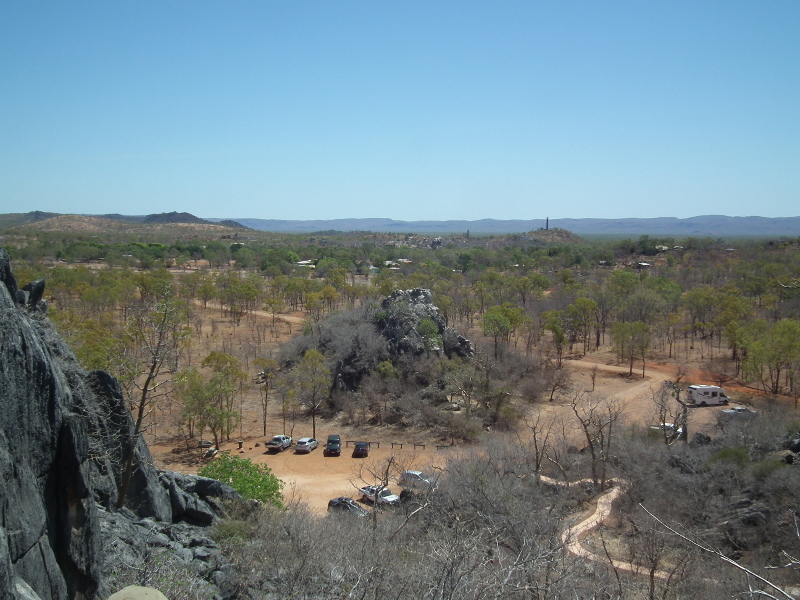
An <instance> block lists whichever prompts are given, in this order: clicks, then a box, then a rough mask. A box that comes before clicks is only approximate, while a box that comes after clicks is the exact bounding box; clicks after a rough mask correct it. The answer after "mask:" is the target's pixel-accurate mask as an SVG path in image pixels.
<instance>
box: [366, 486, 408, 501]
mask: <svg viewBox="0 0 800 600" xmlns="http://www.w3.org/2000/svg"><path fill="white" fill-rule="evenodd" d="M358 491H359V493H360V494H361V499H362V500H363V501H364V502H369V503H371V504H390V505H391V504H397V503H398V502H400V496H397V495H395V494H393V493H392V490H390V489H389V488H387V487H385V488H381V486H379V485H368V486H366V487H362V488H359V490H358Z"/></svg>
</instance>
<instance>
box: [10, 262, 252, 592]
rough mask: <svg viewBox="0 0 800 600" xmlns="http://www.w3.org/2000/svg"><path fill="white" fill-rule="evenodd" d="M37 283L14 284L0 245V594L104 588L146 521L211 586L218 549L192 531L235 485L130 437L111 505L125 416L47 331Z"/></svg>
mask: <svg viewBox="0 0 800 600" xmlns="http://www.w3.org/2000/svg"><path fill="white" fill-rule="evenodd" d="M43 291H44V282H43V281H37V282H33V283H32V284H30V285H29V286H26V287H25V288H24V289H20V288H19V287H18V285H17V282H16V279H15V278H14V275H13V273H12V271H11V267H10V261H9V257H8V254H7V253H6V252H5V250H3V249H1V248H0V598H31V599H36V598H39V599H41V600H66V599H73V598H80V599H92V600H93V599H95V598H105V597H107V596H108V595H109V594H110V593H111V591H113V590H110V589H108V582H109V576H110V573H112V571H113V570H114V568H116V567H118V563H117V558H118V557H119V556H133V557H139V558H141V556H142V554H143V553H146V552H150V551H151V550H152V548H153V547H154V546H153V540H152V539H151V538H152V537H153V532H154V531H156V532H159V533H160V534H161V535H162V536H164V537H165V538H166V539H167V542H165V541H164V539H163V538H157V542H158V543H159V544H162V546H163V544H165V543H166V546H165V547H167V548H169V551H170V552H169V554H170V559H173V558H175V559H177V560H179V561H182V562H183V563H185V564H186V565H187V566H189V567H192V568H194V572H196V573H198V574H199V575H200V576H203V577H206V578H208V579H211V580H213V582H214V584H220V585H222V582H223V580H224V578H225V577H224V573H225V566H224V562H225V561H224V559H223V558H222V557H221V555H219V551H218V550H217V549H216V546H215V545H214V544H213V542H212V541H211V540H209V539H208V537H207V534H202V533H196V532H195V533H192V532H193V531H194V529H197V530H198V531H200V532H202V531H203V530H202V529H198V528H197V527H196V525H198V524H201V525H207V524H208V523H210V522H211V521H212V520H213V519H214V517H215V516H216V515H218V514H219V510H220V505H219V500H218V499H219V498H226V497H227V498H230V497H235V496H236V493H235V492H234V491H233V490H232V489H231V488H230V487H228V486H225V485H224V484H220V483H219V482H212V481H211V480H205V479H203V478H196V477H191V476H185V475H179V474H174V473H168V472H164V473H159V472H158V471H157V470H156V469H155V467H153V466H152V459H151V457H150V454H149V451H148V449H147V446H146V444H145V443H144V441H142V440H141V439H140V440H138V441H137V442H136V444H137V453H136V456H137V465H136V469H135V477H134V478H133V480H132V481H131V485H130V487H129V490H128V498H129V502H128V508H127V509H124V510H122V511H114V510H113V509H112V507H113V506H114V502H115V501H116V499H117V479H116V475H117V473H118V471H119V468H118V466H119V464H120V463H121V457H122V456H123V453H124V452H125V450H126V445H127V444H130V439H131V432H132V431H133V429H132V428H133V422H132V418H131V416H130V413H129V411H128V409H127V408H126V406H125V401H124V398H123V396H122V392H121V390H120V387H119V384H118V382H117V381H116V380H115V379H114V378H113V377H112V376H110V375H109V374H108V373H104V372H100V371H94V372H90V373H87V372H85V371H84V370H83V369H82V368H81V367H80V365H79V364H78V362H77V360H76V359H75V356H74V355H73V353H72V351H71V350H70V349H69V347H68V346H67V345H66V344H65V343H64V342H63V340H61V338H60V337H59V336H58V335H57V333H56V332H55V330H54V328H53V326H52V324H51V323H50V321H49V320H48V319H47V317H46V316H45V313H46V308H44V301H43V300H42V293H43ZM23 292H24V293H23ZM142 520H146V521H147V527H142V526H138V525H137V523H141V522H142ZM193 528H194V529H193ZM120 531H127V532H128V533H129V534H130V535H127V539H123V538H122V537H120V536H119V535H117V534H118V532H120ZM184 543H185V544H189V545H191V544H193V545H191V546H187V545H184ZM219 588H220V586H218V585H214V587H213V588H210V592H209V597H212V596H214V595H219Z"/></svg>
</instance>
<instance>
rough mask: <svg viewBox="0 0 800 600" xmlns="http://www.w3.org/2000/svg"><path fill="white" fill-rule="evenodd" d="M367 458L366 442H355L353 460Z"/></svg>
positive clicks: (367, 448)
mask: <svg viewBox="0 0 800 600" xmlns="http://www.w3.org/2000/svg"><path fill="white" fill-rule="evenodd" d="M367 456H369V444H368V443H367V442H356V445H355V447H354V448H353V458H367Z"/></svg>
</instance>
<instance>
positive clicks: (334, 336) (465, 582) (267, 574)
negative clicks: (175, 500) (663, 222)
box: [2, 232, 800, 599]
mask: <svg viewBox="0 0 800 600" xmlns="http://www.w3.org/2000/svg"><path fill="white" fill-rule="evenodd" d="M555 233H556V234H557V237H554V234H553V233H552V232H544V233H541V232H532V233H531V234H530V235H525V236H516V235H515V236H505V237H490V238H469V237H468V236H457V237H453V238H444V239H442V240H441V243H432V242H433V241H432V240H421V239H419V238H415V237H413V236H408V237H407V238H402V239H394V238H390V237H389V236H381V235H375V234H364V235H359V234H333V233H331V234H328V235H317V236H315V238H314V239H309V238H308V237H300V236H272V237H269V236H263V237H260V238H256V239H246V240H245V239H241V240H240V239H237V240H218V239H215V240H203V239H200V238H198V239H193V240H188V241H181V242H174V243H173V242H165V241H163V240H162V241H158V240H141V239H139V240H136V241H131V240H123V239H110V238H109V239H105V238H102V237H92V238H88V237H83V236H80V235H77V234H71V235H66V234H60V235H57V234H36V235H34V234H32V233H28V234H26V235H21V234H20V235H15V236H14V237H13V238H12V237H9V238H8V239H3V240H2V243H3V244H4V245H7V248H8V250H9V253H10V254H11V256H12V258H13V259H14V270H15V272H16V274H17V278H18V279H19V280H20V282H25V281H28V280H33V279H36V278H38V277H45V278H46V280H47V293H46V298H47V300H48V302H49V303H50V317H51V318H52V319H53V320H54V321H55V322H56V324H57V325H58V327H59V329H60V331H61V332H63V334H64V335H65V337H67V339H68V340H70V341H71V342H72V343H73V347H74V349H75V351H76V353H77V355H78V357H79V359H80V360H81V361H82V363H83V364H84V365H85V366H86V367H87V368H102V369H106V370H108V371H110V372H112V373H113V374H115V375H116V376H117V377H119V379H120V381H121V383H122V384H123V387H124V388H125V389H126V392H127V396H128V397H129V398H130V399H131V403H132V408H133V410H134V416H135V417H136V415H137V414H139V415H141V419H140V421H139V424H140V427H139V429H138V430H137V434H138V433H139V432H143V431H145V430H146V429H147V428H148V427H151V429H150V430H148V436H153V435H156V432H155V431H153V430H152V427H153V426H154V425H155V424H156V423H161V422H162V421H161V420H160V419H158V418H157V417H156V416H155V415H158V414H161V415H162V418H161V419H163V420H164V421H165V420H166V419H167V416H166V415H169V416H170V418H171V419H172V422H173V423H174V428H173V429H172V430H171V432H172V433H167V432H166V431H165V430H164V428H163V425H162V432H161V435H162V436H164V435H173V436H176V440H177V443H180V442H181V440H188V439H192V438H193V437H197V436H200V435H201V434H202V433H203V432H204V431H205V432H210V433H211V435H212V436H213V438H214V440H215V443H216V444H217V445H219V443H220V441H222V440H225V439H231V436H233V435H235V434H236V432H237V428H238V430H239V431H241V428H242V427H243V426H244V423H243V421H242V418H243V411H244V408H243V406H244V402H243V399H245V398H249V400H248V402H249V405H250V406H251V409H253V408H254V409H255V410H256V412H257V414H258V415H259V417H260V418H259V420H258V424H259V427H258V431H257V432H254V433H259V434H266V433H267V431H266V419H267V411H268V408H269V407H270V406H271V407H272V409H271V410H274V408H275V407H276V406H278V407H280V408H279V411H280V414H281V416H282V418H283V420H284V423H286V420H287V419H290V420H295V419H303V420H307V422H308V423H309V424H312V423H313V427H314V428H316V426H317V420H318V419H319V420H324V421H328V422H330V421H334V420H335V421H336V422H337V423H339V424H341V425H343V426H344V425H346V426H348V427H352V428H358V427H363V426H367V425H370V426H379V427H392V428H395V430H403V429H404V430H409V431H412V430H413V431H420V430H424V431H428V432H431V435H433V436H436V437H437V438H438V439H441V440H442V441H443V443H447V444H454V445H456V446H458V447H459V448H460V450H459V451H458V452H456V453H454V454H453V456H452V457H451V459H450V460H449V461H448V462H447V464H446V465H445V466H444V467H442V468H441V472H440V473H439V483H438V485H437V487H436V488H435V490H433V491H431V492H428V493H425V494H416V495H415V496H414V497H413V498H412V499H411V500H410V501H408V502H406V503H404V504H403V505H402V506H401V507H399V508H398V509H397V510H393V511H392V510H380V511H375V512H374V513H373V514H372V515H371V516H370V518H366V519H355V518H348V516H347V515H331V516H329V517H324V518H323V517H320V516H318V515H316V514H313V513H312V512H310V511H309V510H308V509H307V508H305V507H304V506H303V505H301V504H298V503H294V502H292V500H291V498H286V499H285V500H284V502H285V504H286V506H285V507H283V508H264V509H260V510H254V509H252V508H251V509H249V510H247V511H244V510H242V512H241V514H239V513H235V512H234V513H233V514H232V515H231V517H230V518H229V519H227V520H225V521H222V522H220V523H219V524H218V525H217V536H218V540H219V542H220V543H221V544H223V545H224V547H225V548H226V551H227V554H228V556H230V557H231V558H232V560H233V561H234V563H235V565H236V566H237V567H238V569H237V570H238V572H239V586H240V588H239V592H240V593H241V595H242V597H253V598H272V597H274V598H278V597H293V598H345V597H346V598H384V597H397V598H406V597H408V598H410V597H419V598H454V597H459V598H476V599H477V598H493V597H496V598H516V597H519V598H542V599H544V598H689V597H691V598H724V597H742V596H743V597H748V596H747V594H749V593H750V592H751V591H753V590H763V592H764V594H762V595H761V596H759V595H758V594H756V593H752V594H751V595H750V597H764V598H766V597H783V598H786V597H791V596H789V595H787V594H789V593H790V592H789V591H787V590H789V589H790V588H791V586H792V585H794V584H796V583H797V578H798V573H797V570H796V568H797V567H798V564H799V563H798V562H797V560H796V559H800V539H798V537H799V536H798V522H797V515H796V498H797V497H798V493H799V492H800V481H798V477H799V475H798V472H797V467H796V466H795V465H794V464H792V463H791V457H793V453H792V451H789V450H787V448H790V447H792V448H794V447H793V446H792V444H793V441H794V440H795V439H796V438H798V437H800V418H798V417H797V415H796V412H795V408H796V406H795V405H796V401H797V399H798V397H800V379H799V377H800V240H792V239H785V240H739V241H736V242H735V243H732V242H723V241H721V240H707V239H688V240H673V239H651V238H649V237H648V236H642V237H641V238H640V239H638V240H623V241H606V242H594V243H589V242H586V241H583V240H580V239H577V238H574V237H573V236H569V235H568V234H566V233H565V232H555ZM537 234H538V235H537ZM545 234H546V235H545ZM240 235H244V234H240ZM548 236H549V237H548ZM301 261H310V262H306V263H305V265H306V266H301V265H300V264H299V263H301ZM307 265H313V268H312V267H311V266H307ZM411 288H425V289H430V290H431V292H432V296H433V301H434V303H435V304H436V305H437V306H438V309H439V314H440V315H441V317H442V321H443V323H444V324H445V325H446V326H447V327H450V328H453V329H454V330H455V331H458V332H459V333H462V334H463V335H466V336H467V337H468V338H470V340H471V341H472V342H473V344H474V345H475V347H476V352H475V355H474V356H473V357H471V358H464V357H456V356H450V357H448V356H447V355H446V354H445V353H444V352H443V351H441V347H442V339H441V336H442V335H444V334H445V331H444V329H443V328H440V327H439V326H438V325H437V324H436V323H433V325H431V323H429V322H425V323H424V324H422V322H420V323H419V325H420V326H419V327H418V329H419V331H417V333H418V334H419V335H420V338H421V340H422V346H421V348H422V350H421V351H420V352H416V353H410V352H409V353H401V354H397V353H392V352H390V351H389V350H387V344H386V340H385V338H383V337H382V333H383V332H382V329H381V327H382V325H381V324H382V323H383V322H384V319H383V315H382V312H381V311H382V308H381V301H382V300H383V298H384V297H385V296H387V295H388V294H390V293H391V292H392V291H394V290H396V289H411ZM209 315H213V316H211V317H210V316H209ZM154 317H155V318H154ZM437 336H438V337H437ZM154 340H160V341H157V342H156V343H154ZM592 355H597V356H603V357H605V358H607V357H609V356H611V357H613V358H614V360H615V361H616V363H617V364H619V365H624V366H625V368H626V370H627V371H628V376H629V377H631V378H637V377H642V376H643V374H644V373H646V372H647V368H648V363H650V362H654V361H658V362H660V363H674V364H675V365H677V367H676V373H678V375H679V377H678V379H680V378H681V377H684V378H685V373H686V370H687V369H688V368H695V369H702V370H703V371H705V372H706V373H707V377H709V378H711V381H709V383H711V382H713V383H717V384H721V385H726V386H728V385H730V386H737V387H738V388H739V389H742V390H748V392H747V393H749V394H751V395H752V396H753V398H757V400H754V403H755V404H757V408H758V412H757V413H753V414H748V415H732V416H731V415H724V414H722V413H720V420H719V423H718V424H717V426H716V427H715V428H714V429H713V435H701V436H693V435H692V432H691V430H689V433H688V435H684V436H671V435H668V434H666V433H665V432H664V431H654V430H652V429H649V428H647V427H644V426H642V424H641V423H638V424H636V423H626V422H625V419H624V414H623V413H622V411H621V408H620V407H618V406H617V404H615V399H614V398H612V397H604V396H603V395H602V393H601V392H600V391H592V390H590V389H588V387H587V385H586V383H585V381H584V382H583V383H582V384H581V385H578V383H577V382H576V381H575V379H574V376H573V375H572V374H571V371H570V370H569V368H568V367H567V364H568V362H569V360H570V359H575V358H579V357H583V356H589V357H591V356H592ZM154 366H158V367H159V371H158V372H155V373H154ZM595 376H596V374H592V378H591V388H594V377H595ZM255 381H257V382H258V383H254V382H255ZM682 383H685V381H684V382H681V381H678V384H677V387H678V388H680V386H681V385H682ZM652 395H653V399H652V405H653V411H654V414H656V413H657V414H658V417H659V420H660V422H661V423H662V424H663V423H666V422H667V421H668V420H670V421H672V422H678V419H677V418H676V417H677V415H679V414H680V413H681V410H682V407H681V405H680V404H679V403H678V400H679V397H678V398H676V395H677V394H676V391H675V388H674V387H666V386H665V387H663V388H658V389H654V390H653V394H652ZM551 402H561V403H562V404H563V405H564V406H565V407H567V408H568V409H569V410H570V422H571V424H572V427H573V431H574V432H576V433H573V435H569V434H568V433H567V431H566V430H567V425H566V422H567V421H566V418H563V419H562V418H555V417H553V416H552V415H551V414H550V413H548V412H547V411H546V410H544V408H545V407H547V406H548V405H550V404H551ZM444 405H447V406H449V407H450V408H453V409H456V410H447V411H446V410H442V407H443V406H444ZM261 417H263V420H262V418H261ZM148 419H150V420H149V421H148ZM690 422H691V419H688V420H687V423H686V425H687V426H688V425H689V423H690ZM248 426H250V425H248ZM262 427H263V432H262ZM487 431H489V432H491V433H490V434H488V433H487ZM178 433H179V434H180V435H177V434H178ZM682 438H685V439H682ZM797 449H800V445H798V448H797ZM787 456H788V457H789V458H787ZM378 468H380V466H378ZM385 468H386V471H385V472H384V473H383V479H384V480H385V481H384V484H385V483H388V482H389V481H390V480H391V477H393V476H394V474H393V473H391V472H390V471H391V469H393V468H395V467H394V466H392V465H390V464H387V465H385ZM554 482H555V483H554ZM614 487H623V488H624V493H623V494H621V495H620V496H619V498H618V499H617V500H616V502H615V504H614V512H613V514H612V516H611V517H610V519H609V520H608V521H607V522H606V524H605V526H604V527H603V528H601V529H599V530H597V531H595V532H593V533H591V534H589V536H588V538H587V540H586V541H585V545H587V546H589V547H591V548H592V549H593V552H594V554H595V555H596V557H600V559H601V560H597V559H596V558H595V559H589V558H576V557H575V556H574V555H573V554H570V553H569V552H567V551H566V544H567V543H568V542H569V540H568V539H565V538H564V533H563V532H564V531H565V527H566V524H568V523H570V522H572V521H575V520H579V518H580V517H581V516H582V515H585V514H586V513H587V511H591V510H592V507H593V503H594V502H596V500H597V498H598V494H600V493H602V492H604V491H605V490H607V489H610V488H614ZM232 510H233V509H232ZM648 511H649V512H648ZM650 513H652V515H654V516H656V517H657V518H658V519H659V520H660V521H661V523H659V521H657V520H656V519H654V517H653V516H651V514H650ZM667 526H668V527H672V528H674V529H675V530H676V531H677V532H679V533H681V534H682V535H684V536H685V539H684V538H682V537H680V536H679V535H676V534H675V533H671V532H670V531H669V530H668V529H667ZM701 546H703V547H706V548H709V549H714V550H717V551H719V553H720V554H721V555H722V556H724V557H727V558H728V559H732V560H735V561H738V562H740V563H741V564H742V565H746V566H747V567H748V568H751V569H753V571H754V572H757V573H759V574H760V575H761V576H764V577H766V578H768V579H769V580H770V581H772V582H774V583H775V584H776V585H777V586H779V587H780V589H776V588H771V587H770V586H769V585H768V584H767V583H765V582H763V581H760V580H759V579H758V578H757V577H755V576H754V575H753V574H747V573H745V572H744V571H742V570H739V569H737V568H736V567H735V566H732V565H730V564H728V563H726V562H724V561H723V560H722V559H720V558H719V557H718V556H715V555H714V554H713V553H710V552H707V551H704V550H702V549H701ZM612 559H613V560H612ZM613 561H617V562H613ZM622 563H629V564H630V565H633V566H634V567H635V568H633V567H632V568H633V570H635V571H638V572H637V573H632V572H631V568H628V567H625V566H623V565H622ZM772 567H775V568H772ZM766 594H769V595H766ZM737 595H738V596H737Z"/></svg>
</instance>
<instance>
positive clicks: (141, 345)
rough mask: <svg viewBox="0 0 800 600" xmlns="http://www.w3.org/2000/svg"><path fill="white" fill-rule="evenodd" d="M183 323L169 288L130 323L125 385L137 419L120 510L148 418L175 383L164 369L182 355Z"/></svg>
mask: <svg viewBox="0 0 800 600" xmlns="http://www.w3.org/2000/svg"><path fill="white" fill-rule="evenodd" d="M182 321H183V315H182V312H181V306H180V305H179V304H178V303H177V301H176V300H175V299H174V298H173V297H172V294H171V290H170V289H169V288H165V289H164V290H163V292H162V293H161V295H160V297H159V298H158V299H157V300H155V301H153V302H151V303H149V304H147V305H144V306H142V307H141V308H140V309H139V310H137V311H135V312H134V313H133V315H132V316H131V318H130V319H129V322H128V328H127V331H126V337H127V342H128V343H127V344H126V348H127V350H128V351H129V352H130V355H129V357H128V361H127V362H126V364H127V365H128V366H129V368H130V371H129V373H128V375H129V376H128V377H127V379H126V380H123V383H125V384H127V386H128V394H127V395H128V403H129V408H130V410H131V413H132V414H133V415H134V426H133V429H132V430H131V433H130V436H129V438H128V440H127V442H128V444H127V449H126V452H125V454H126V455H125V458H124V460H123V467H122V471H121V473H120V476H119V482H118V497H117V504H116V507H117V508H122V507H123V506H125V501H126V499H127V494H128V486H129V484H130V481H131V476H132V474H133V468H134V464H135V459H136V447H137V444H138V440H139V436H140V435H141V434H142V430H143V424H144V421H145V417H147V416H148V414H149V413H150V412H151V411H152V410H154V409H155V407H156V403H157V402H158V399H159V398H161V397H163V396H164V390H165V389H166V386H168V384H169V383H170V382H171V379H170V378H169V377H162V372H163V371H164V367H167V368H169V366H170V365H172V364H173V362H174V360H175V356H176V355H177V353H178V350H179V344H180V340H181V337H182V336H183V331H182V330H181V328H180V324H181V323H182ZM142 378H143V379H142ZM137 392H138V393H137ZM134 393H135V397H134Z"/></svg>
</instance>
